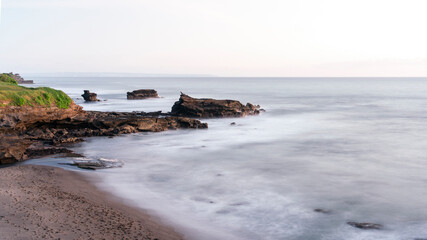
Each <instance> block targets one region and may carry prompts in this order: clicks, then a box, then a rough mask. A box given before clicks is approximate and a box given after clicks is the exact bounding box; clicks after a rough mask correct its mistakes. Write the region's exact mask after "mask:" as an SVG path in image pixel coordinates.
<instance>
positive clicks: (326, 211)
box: [314, 208, 332, 214]
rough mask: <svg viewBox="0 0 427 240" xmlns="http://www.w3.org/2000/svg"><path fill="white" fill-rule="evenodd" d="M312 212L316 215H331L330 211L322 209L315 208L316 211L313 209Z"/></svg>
mask: <svg viewBox="0 0 427 240" xmlns="http://www.w3.org/2000/svg"><path fill="white" fill-rule="evenodd" d="M314 211H315V212H318V213H324V214H331V213H332V210H328V209H322V208H316V209H314Z"/></svg>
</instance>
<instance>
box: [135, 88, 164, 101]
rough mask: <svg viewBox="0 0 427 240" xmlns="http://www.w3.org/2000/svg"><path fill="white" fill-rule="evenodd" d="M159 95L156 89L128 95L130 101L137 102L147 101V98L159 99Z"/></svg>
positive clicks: (137, 91)
mask: <svg viewBox="0 0 427 240" xmlns="http://www.w3.org/2000/svg"><path fill="white" fill-rule="evenodd" d="M158 97H159V95H158V94H157V91H156V90H154V89H139V90H135V91H133V92H128V93H127V98H128V99H129V100H137V99H147V98H158Z"/></svg>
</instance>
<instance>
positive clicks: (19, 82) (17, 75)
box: [5, 72, 34, 84]
mask: <svg viewBox="0 0 427 240" xmlns="http://www.w3.org/2000/svg"><path fill="white" fill-rule="evenodd" d="M5 74H6V75H8V76H9V77H11V78H13V79H15V80H16V81H17V82H18V84H33V83H34V81H33V80H25V79H24V78H23V77H21V76H20V75H19V74H18V73H15V74H14V73H13V72H11V73H5Z"/></svg>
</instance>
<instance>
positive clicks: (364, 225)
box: [347, 222, 383, 230]
mask: <svg viewBox="0 0 427 240" xmlns="http://www.w3.org/2000/svg"><path fill="white" fill-rule="evenodd" d="M347 224H348V225H350V226H352V227H355V228H360V229H365V230H369V229H374V230H380V229H382V228H383V225H381V224H377V223H359V222H347Z"/></svg>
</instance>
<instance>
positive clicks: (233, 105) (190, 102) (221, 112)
mask: <svg viewBox="0 0 427 240" xmlns="http://www.w3.org/2000/svg"><path fill="white" fill-rule="evenodd" d="M259 108H260V106H255V105H253V104H250V103H247V104H246V105H243V104H242V103H240V102H239V101H236V100H216V99H211V98H192V97H190V96H188V95H186V94H183V93H181V97H180V98H179V101H177V102H175V104H174V105H173V107H172V112H171V114H172V115H174V116H185V117H201V118H212V117H244V116H246V115H256V114H259V112H260V111H259Z"/></svg>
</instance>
